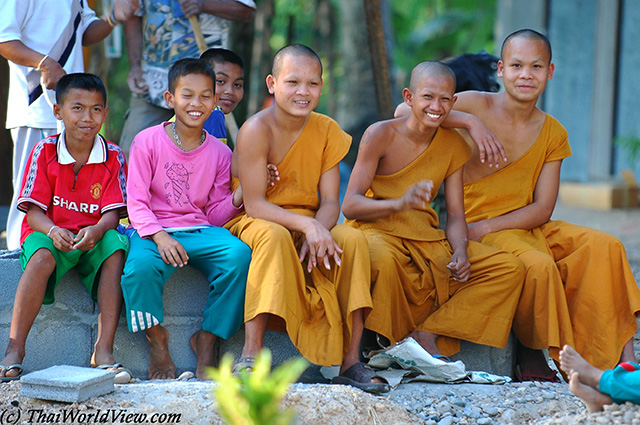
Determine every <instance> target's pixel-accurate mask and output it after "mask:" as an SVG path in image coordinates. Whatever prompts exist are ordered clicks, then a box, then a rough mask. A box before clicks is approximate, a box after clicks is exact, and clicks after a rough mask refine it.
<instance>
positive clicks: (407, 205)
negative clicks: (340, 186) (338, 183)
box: [342, 125, 433, 220]
mask: <svg viewBox="0 0 640 425" xmlns="http://www.w3.org/2000/svg"><path fill="white" fill-rule="evenodd" d="M387 144H388V139H387V137H385V134H384V132H383V131H382V129H381V128H380V126H379V125H378V126H375V125H374V126H371V127H369V128H368V129H367V131H365V133H364V135H363V136H362V141H361V142H360V147H359V148H358V158H357V159H356V163H355V165H354V166H353V171H352V172H351V177H350V179H349V185H348V187H347V193H346V194H345V196H344V200H343V204H342V212H343V213H344V215H345V217H347V218H349V219H355V220H374V219H376V218H382V217H388V216H390V215H391V214H394V213H397V212H401V211H406V210H409V209H411V208H417V207H424V204H425V203H428V202H430V201H431V190H432V189H433V183H432V182H431V181H422V182H417V183H416V184H414V185H413V186H411V187H410V188H409V189H408V190H407V191H406V192H405V194H404V196H403V197H402V198H397V199H371V198H369V197H367V196H365V194H366V193H367V190H369V188H370V187H371V183H372V182H373V179H374V177H375V175H376V171H377V170H378V164H379V162H380V159H381V158H382V157H383V156H384V154H385V149H386V147H387Z"/></svg>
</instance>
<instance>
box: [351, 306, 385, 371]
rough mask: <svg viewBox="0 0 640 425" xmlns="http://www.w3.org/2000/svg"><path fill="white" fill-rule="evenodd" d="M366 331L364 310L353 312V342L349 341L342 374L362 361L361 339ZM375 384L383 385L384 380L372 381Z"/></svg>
mask: <svg viewBox="0 0 640 425" xmlns="http://www.w3.org/2000/svg"><path fill="white" fill-rule="evenodd" d="M363 331H364V309H362V308H361V309H358V310H356V311H354V312H353V315H352V326H351V340H350V341H349V350H348V351H347V355H346V356H345V358H344V360H343V361H342V366H341V367H340V374H342V373H344V372H345V371H346V370H347V369H349V368H350V367H351V366H353V365H354V364H356V363H358V362H359V361H360V339H361V338H362V332H363ZM371 383H373V384H383V383H385V381H384V380H382V379H380V378H373V379H371Z"/></svg>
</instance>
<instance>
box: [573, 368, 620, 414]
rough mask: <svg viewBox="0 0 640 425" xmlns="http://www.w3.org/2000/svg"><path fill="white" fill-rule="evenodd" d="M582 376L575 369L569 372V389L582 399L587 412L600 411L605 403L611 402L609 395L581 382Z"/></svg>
mask: <svg viewBox="0 0 640 425" xmlns="http://www.w3.org/2000/svg"><path fill="white" fill-rule="evenodd" d="M581 380H582V376H580V374H579V373H578V372H576V371H571V373H569V389H570V390H571V392H572V393H574V394H575V395H577V396H578V397H580V398H581V399H582V401H583V402H584V404H586V405H587V409H588V410H589V412H592V413H593V412H601V411H602V410H603V409H604V405H605V404H611V403H613V401H612V400H611V397H609V396H608V395H606V394H603V393H601V392H600V391H598V390H596V389H594V388H592V387H590V386H589V385H585V384H583V383H582V382H581Z"/></svg>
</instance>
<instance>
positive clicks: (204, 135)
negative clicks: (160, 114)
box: [171, 121, 207, 152]
mask: <svg viewBox="0 0 640 425" xmlns="http://www.w3.org/2000/svg"><path fill="white" fill-rule="evenodd" d="M171 129H172V130H173V137H175V139H176V143H177V145H178V147H179V148H180V150H181V151H183V152H186V151H187V150H186V149H185V148H183V147H182V142H180V138H179V137H178V132H177V131H176V122H175V121H174V122H172V123H171ZM206 137H207V133H205V132H204V130H202V139H200V144H203V143H204V139H205V138H206Z"/></svg>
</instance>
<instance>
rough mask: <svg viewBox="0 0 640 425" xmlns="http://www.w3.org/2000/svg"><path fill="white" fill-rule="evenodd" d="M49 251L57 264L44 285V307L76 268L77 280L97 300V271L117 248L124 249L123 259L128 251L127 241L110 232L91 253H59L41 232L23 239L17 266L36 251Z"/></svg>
mask: <svg viewBox="0 0 640 425" xmlns="http://www.w3.org/2000/svg"><path fill="white" fill-rule="evenodd" d="M42 248H44V249H48V250H49V251H51V253H52V254H53V258H54V259H55V261H56V268H55V269H54V270H53V273H51V276H50V277H49V281H48V282H47V290H46V292H45V295H44V301H43V304H53V302H54V301H55V297H54V291H55V289H56V286H58V283H59V282H60V279H62V276H64V275H65V274H66V273H67V272H68V271H69V270H71V269H72V268H74V267H75V269H76V270H77V271H78V273H79V274H80V280H82V283H83V284H84V286H85V288H87V290H88V291H89V293H90V294H91V298H93V300H94V301H97V298H98V283H97V282H96V275H97V274H98V271H99V270H100V266H101V265H102V262H103V261H104V260H106V259H107V258H109V257H110V256H111V255H112V254H113V253H114V252H116V251H118V250H119V249H121V250H123V251H124V253H125V256H126V255H127V253H128V252H129V239H128V238H127V237H126V236H125V235H123V234H121V233H118V231H116V230H113V229H110V230H107V232H106V233H105V234H104V236H103V237H102V239H101V240H100V241H98V243H97V244H96V246H94V247H93V249H92V250H90V251H79V250H74V251H71V252H63V251H59V250H58V249H56V248H55V247H54V246H53V241H52V240H51V239H50V238H49V237H48V236H47V235H45V234H44V233H40V232H33V233H32V234H30V235H29V236H27V238H26V239H25V241H24V243H23V244H22V252H21V253H20V264H21V265H22V270H23V271H24V269H25V268H26V267H27V264H28V263H29V260H30V259H31V256H32V255H33V254H35V253H36V251H38V250H39V249H42Z"/></svg>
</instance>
